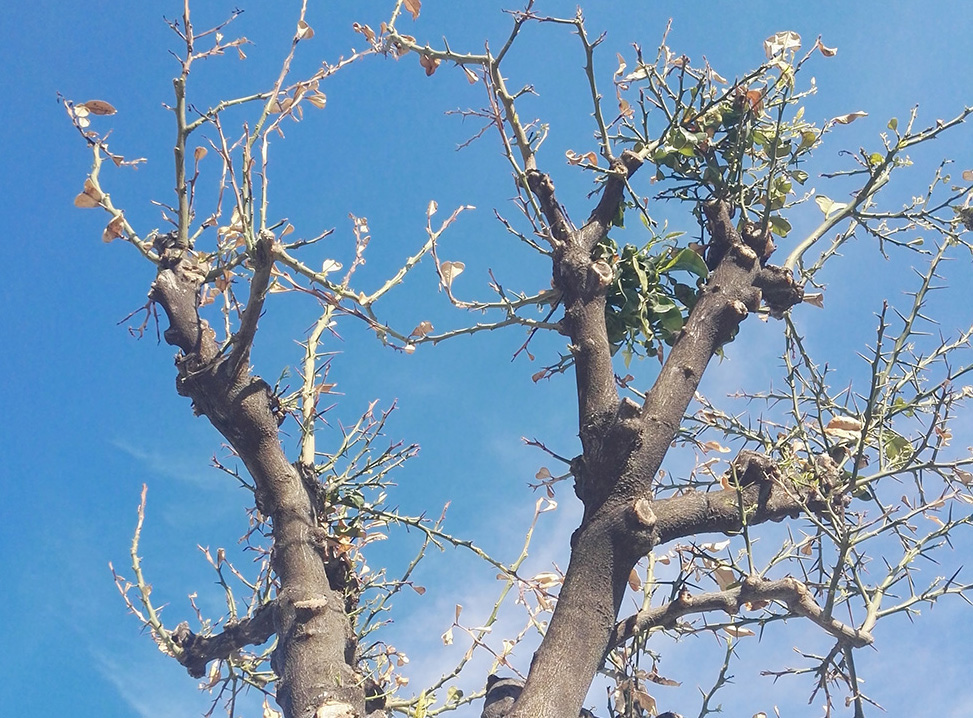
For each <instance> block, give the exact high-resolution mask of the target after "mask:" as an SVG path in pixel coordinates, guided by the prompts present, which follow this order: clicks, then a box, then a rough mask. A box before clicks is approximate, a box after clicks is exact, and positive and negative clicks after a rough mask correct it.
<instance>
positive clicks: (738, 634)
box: [723, 626, 757, 638]
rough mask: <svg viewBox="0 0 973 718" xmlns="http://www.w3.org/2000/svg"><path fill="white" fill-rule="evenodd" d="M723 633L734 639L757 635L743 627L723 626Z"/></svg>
mask: <svg viewBox="0 0 973 718" xmlns="http://www.w3.org/2000/svg"><path fill="white" fill-rule="evenodd" d="M723 631H724V632H725V633H726V634H727V635H730V636H733V637H734V638H743V637H744V636H756V635H757V634H756V633H754V632H753V631H751V630H750V629H749V628H743V627H742V626H723Z"/></svg>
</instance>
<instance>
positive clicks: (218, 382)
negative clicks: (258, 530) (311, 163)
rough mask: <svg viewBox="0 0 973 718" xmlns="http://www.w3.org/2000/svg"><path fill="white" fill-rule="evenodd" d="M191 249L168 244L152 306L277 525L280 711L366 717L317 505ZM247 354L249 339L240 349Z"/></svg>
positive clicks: (181, 366) (199, 404) (189, 390)
mask: <svg viewBox="0 0 973 718" xmlns="http://www.w3.org/2000/svg"><path fill="white" fill-rule="evenodd" d="M183 244H184V243H181V242H180V241H179V239H178V237H172V236H168V239H166V240H164V241H163V242H162V245H161V246H160V257H161V261H160V268H159V273H158V275H157V277H156V281H155V282H154V283H153V285H152V292H151V297H152V299H153V300H154V301H157V302H158V303H159V304H160V305H162V307H163V309H164V310H165V312H166V314H167V316H168V319H169V328H168V329H167V330H166V332H165V337H166V341H167V342H169V343H170V344H173V345H175V346H177V347H179V348H180V349H181V354H180V355H179V356H178V357H177V360H176V365H177V367H178V370H179V375H178V378H177V383H176V387H177V390H178V391H179V393H180V394H182V395H184V396H188V397H190V398H191V399H192V400H193V408H194V410H195V411H196V413H197V414H202V415H205V416H206V417H207V418H208V419H209V420H210V422H211V423H212V424H213V426H214V427H215V428H216V429H217V430H218V431H219V432H220V433H221V434H222V435H223V436H224V437H225V438H226V439H227V441H229V442H230V444H231V445H232V447H233V449H234V450H235V451H236V452H237V454H238V455H239V456H240V458H241V459H242V461H243V463H244V465H245V466H246V468H247V471H248V472H249V473H250V475H251V476H252V477H253V479H254V483H255V485H256V492H255V495H256V500H257V508H258V509H259V510H260V511H261V512H263V513H264V514H267V515H268V516H270V518H271V520H272V523H273V540H274V550H273V554H272V567H273V570H274V572H275V573H276V575H277V577H278V579H279V581H280V585H281V589H280V592H279V595H278V596H277V599H276V605H277V610H275V611H274V612H273V613H274V616H273V618H274V632H275V633H276V634H277V637H278V643H277V647H276V649H275V650H274V654H273V657H272V660H271V665H272V666H273V668H274V671H275V672H276V673H277V675H278V677H279V680H278V683H277V702H278V704H279V705H280V706H281V708H282V709H283V711H284V713H285V714H286V715H288V716H293V717H296V718H310V717H311V716H312V715H314V714H315V712H316V711H317V710H318V709H319V708H320V707H322V706H328V707H329V709H333V710H335V711H337V710H338V709H341V710H345V708H347V712H349V713H350V712H352V711H353V710H355V711H358V713H359V714H361V713H363V712H364V694H363V689H362V687H361V684H360V681H359V679H358V676H357V675H356V673H355V670H354V664H355V639H354V634H353V631H352V628H351V623H350V621H349V619H348V617H347V615H346V614H345V608H344V597H343V595H342V592H341V590H338V589H335V588H333V587H332V586H331V584H330V582H329V580H328V576H327V573H326V571H325V563H324V561H323V557H322V555H321V553H320V552H319V550H318V542H317V540H316V536H315V534H316V531H317V526H316V518H315V512H314V507H313V506H312V503H311V498H310V497H309V496H308V493H307V489H306V488H305V486H304V483H303V481H302V480H301V476H300V474H299V473H298V471H297V469H296V468H295V467H294V466H293V465H292V464H291V463H290V462H289V461H288V460H287V456H286V455H285V453H284V451H283V448H282V446H281V443H280V438H279V431H278V425H277V417H276V414H275V412H274V396H273V391H272V389H271V387H270V386H269V385H268V384H267V383H266V382H265V381H263V380H262V379H260V378H259V377H255V376H253V375H251V374H250V372H249V369H248V366H247V365H246V363H241V364H240V365H239V366H238V367H234V366H233V365H232V364H233V363H232V362H231V361H228V360H227V357H225V356H221V355H220V354H219V351H218V347H217V344H216V341H215V338H214V335H213V332H212V330H211V329H210V328H209V327H208V326H207V324H206V322H205V321H203V320H202V319H201V318H200V316H199V313H198V295H199V291H198V290H199V286H200V284H201V282H202V278H203V276H204V273H203V272H202V271H200V270H199V268H198V267H197V265H196V263H195V259H194V258H193V257H192V255H191V254H190V253H189V252H188V248H186V247H185V246H183ZM259 271H260V270H259V269H258V270H257V272H258V273H259ZM262 294H263V289H262V288H261V285H260V283H259V282H257V283H256V285H255V286H253V287H252V288H251V302H250V307H248V308H252V309H253V311H252V312H251V314H250V318H248V319H247V320H246V321H245V326H250V327H252V326H255V322H256V320H257V317H258V316H259V308H260V303H261V302H262V299H261V298H260V297H261V296H262ZM241 331H242V330H241ZM247 332H250V330H249V329H248V330H247ZM248 336H250V337H252V334H244V335H243V339H247V337H248ZM248 345H249V339H247V343H246V344H241V345H240V346H248ZM337 714H338V713H337V712H335V715H337Z"/></svg>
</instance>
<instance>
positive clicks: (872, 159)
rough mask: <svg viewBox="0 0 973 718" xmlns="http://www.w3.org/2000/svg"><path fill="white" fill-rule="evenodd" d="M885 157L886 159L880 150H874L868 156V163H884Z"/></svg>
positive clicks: (873, 164)
mask: <svg viewBox="0 0 973 718" xmlns="http://www.w3.org/2000/svg"><path fill="white" fill-rule="evenodd" d="M884 159H885V157H883V156H882V155H880V154H879V153H878V152H872V154H870V155H869V156H868V164H870V165H872V166H875V165H880V164H882V161H883V160H884Z"/></svg>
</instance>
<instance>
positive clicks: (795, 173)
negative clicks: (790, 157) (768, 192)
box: [791, 170, 807, 185]
mask: <svg viewBox="0 0 973 718" xmlns="http://www.w3.org/2000/svg"><path fill="white" fill-rule="evenodd" d="M791 179H793V180H794V181H795V182H797V183H798V184H800V185H802V184H804V183H805V182H807V172H805V171H804V170H792V171H791Z"/></svg>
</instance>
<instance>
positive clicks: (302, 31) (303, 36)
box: [297, 20, 314, 40]
mask: <svg viewBox="0 0 973 718" xmlns="http://www.w3.org/2000/svg"><path fill="white" fill-rule="evenodd" d="M312 37H314V30H313V29H312V28H311V26H310V25H308V24H307V23H306V22H304V21H303V20H301V21H300V22H299V23H297V39H298V40H310V39H311V38H312Z"/></svg>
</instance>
